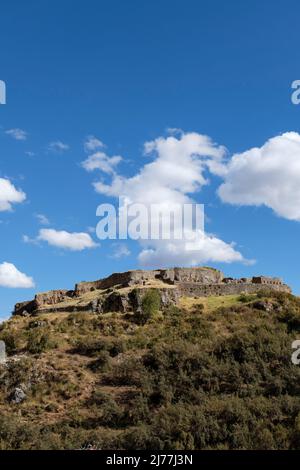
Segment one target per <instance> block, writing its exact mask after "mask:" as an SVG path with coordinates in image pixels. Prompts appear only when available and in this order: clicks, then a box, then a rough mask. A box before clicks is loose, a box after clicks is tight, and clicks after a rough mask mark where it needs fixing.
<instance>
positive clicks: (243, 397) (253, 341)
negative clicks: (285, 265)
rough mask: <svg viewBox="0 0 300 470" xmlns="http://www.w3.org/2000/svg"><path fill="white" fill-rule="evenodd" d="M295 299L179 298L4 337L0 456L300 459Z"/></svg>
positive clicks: (38, 324)
mask: <svg viewBox="0 0 300 470" xmlns="http://www.w3.org/2000/svg"><path fill="white" fill-rule="evenodd" d="M299 336H300V300H299V299H298V298H296V297H294V296H292V295H290V294H283V293H275V292H261V293H259V294H257V295H248V296H245V295H242V296H239V297H238V296H224V297H209V298H205V299H182V301H181V306H179V307H170V308H168V309H167V310H164V311H161V310H160V305H159V300H158V298H157V296H156V295H155V290H153V291H152V292H151V291H150V292H149V293H148V294H147V297H145V299H143V312H142V313H139V314H127V315H125V314H119V313H113V312H112V313H108V314H103V315H96V314H92V313H72V314H69V313H56V314H43V315H39V316H35V317H26V318H22V317H12V318H11V319H10V320H9V321H7V322H5V323H4V324H2V325H1V327H0V339H2V340H4V341H5V343H6V347H7V352H8V355H9V360H8V362H7V364H5V365H2V366H0V378H1V380H0V449H84V448H95V449H157V450H173V449H189V450H192V449H300V399H299V396H300V366H295V365H293V364H292V362H291V354H292V348H291V344H292V342H293V341H294V340H295V339H300V338H299Z"/></svg>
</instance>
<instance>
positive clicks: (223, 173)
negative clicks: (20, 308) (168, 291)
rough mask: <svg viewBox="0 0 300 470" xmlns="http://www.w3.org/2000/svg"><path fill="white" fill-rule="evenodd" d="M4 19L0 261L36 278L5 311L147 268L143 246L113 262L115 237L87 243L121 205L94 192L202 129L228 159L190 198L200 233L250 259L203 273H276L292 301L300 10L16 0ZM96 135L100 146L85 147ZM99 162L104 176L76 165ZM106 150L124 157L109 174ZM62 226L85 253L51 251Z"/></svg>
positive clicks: (6, 293)
mask: <svg viewBox="0 0 300 470" xmlns="http://www.w3.org/2000/svg"><path fill="white" fill-rule="evenodd" d="M0 13H1V29H0V51H1V52H0V79H1V80H4V81H5V82H6V86H7V104H6V105H1V106H0V126H1V127H0V178H2V180H5V181H8V182H9V184H10V185H12V186H13V188H14V190H15V191H16V194H17V195H18V196H17V197H19V199H20V201H19V202H14V203H12V204H11V210H7V207H6V208H5V205H4V206H3V205H2V210H1V212H0V221H1V223H0V241H1V246H2V250H1V257H0V266H1V265H2V267H3V263H10V264H12V265H14V267H15V268H16V269H17V270H18V271H20V272H21V273H24V274H26V276H27V277H31V278H33V279H34V283H35V287H32V288H30V287H29V288H19V287H6V286H5V285H2V287H0V316H1V317H6V316H7V315H8V314H9V313H10V311H11V310H12V308H13V305H14V303H15V302H17V301H20V300H25V299H27V298H32V297H33V295H34V293H35V292H37V291H44V290H49V289H55V288H64V287H65V288H71V287H72V286H73V285H74V283H75V282H78V281H81V280H88V279H96V278H100V277H102V276H105V275H107V274H109V273H111V272H114V271H123V270H127V269H134V268H138V267H140V262H139V260H138V256H139V254H140V252H141V249H142V248H141V246H140V245H139V244H138V243H136V242H128V244H126V247H124V246H123V245H122V247H121V252H119V255H120V256H119V257H118V256H117V252H118V250H119V249H120V246H119V245H116V244H115V243H113V242H111V241H104V242H101V246H95V247H88V245H89V244H92V243H98V242H99V241H98V240H97V238H96V236H95V234H94V233H93V232H92V230H91V227H96V224H97V222H98V219H97V217H96V207H97V205H98V204H100V203H102V202H109V201H115V199H114V197H110V196H109V195H108V194H107V193H108V192H109V191H108V190H106V191H104V192H103V191H102V192H101V193H100V192H97V191H96V190H95V187H94V186H93V183H95V182H97V181H100V180H101V181H102V182H103V183H105V184H106V185H108V186H109V185H111V184H113V180H114V179H115V178H116V174H118V175H122V178H123V183H124V181H125V183H124V185H125V188H127V189H128V191H133V192H134V191H135V189H134V188H133V186H132V180H130V178H131V177H133V176H134V175H137V174H141V172H142V174H143V171H144V170H143V169H145V167H147V165H148V164H149V162H150V161H154V160H159V159H160V158H161V154H160V147H159V144H158V141H157V139H158V138H160V137H161V138H162V141H161V143H162V144H164V143H165V144H167V143H168V142H171V141H169V140H168V139H170V138H172V139H175V140H174V141H172V142H173V143H174V142H175V144H176V145H178V146H180V145H181V143H182V139H183V138H184V137H186V139H187V143H188V139H189V138H190V137H191V136H203V135H206V136H209V138H210V139H211V140H210V145H211V148H218V149H220V147H219V146H224V147H226V149H227V152H226V153H224V155H223V156H221V157H220V158H221V162H220V165H223V168H222V169H221V170H220V171H214V170H211V168H210V167H209V168H208V167H207V166H206V167H205V169H203V172H202V174H203V175H205V178H206V179H207V180H209V183H208V182H207V184H206V185H204V186H202V185H200V186H199V187H198V190H193V191H190V190H187V191H186V192H185V191H183V193H184V194H185V196H187V197H192V199H193V200H194V201H197V202H201V203H205V213H206V216H207V224H206V231H207V232H209V233H210V234H213V236H214V237H215V238H216V239H217V240H222V241H223V242H224V243H225V244H228V246H231V245H230V244H231V243H232V242H234V243H235V245H234V248H232V249H234V251H235V252H236V253H240V254H241V255H242V260H240V261H234V262H226V263H222V262H217V261H211V262H205V264H210V265H213V266H215V267H218V268H220V269H222V270H224V271H225V272H226V274H228V275H232V276H250V275H253V274H256V273H264V274H268V275H279V276H281V277H283V278H284V280H285V281H286V282H288V283H289V284H290V285H291V286H292V287H293V289H294V292H296V293H298V294H299V292H300V268H299V266H300V251H299V248H298V246H299V238H300V217H299V216H298V208H297V206H298V204H297V202H298V192H297V188H298V187H299V190H300V173H298V163H297V156H298V157H299V159H300V151H299V153H298V147H299V148H300V144H299V139H300V137H299V134H298V133H299V132H300V106H295V105H293V104H292V103H291V83H292V82H293V81H294V80H296V79H300V71H299V52H298V49H297V45H298V44H299V40H300V37H299V36H300V31H299V24H298V23H299V21H298V18H299V13H300V5H299V2H297V1H292V0H288V1H281V0H276V1H268V0H263V1H257V0H251V1H244V2H240V1H234V0H229V1H227V2H224V1H223V0H210V1H199V0H198V1H196V0H188V1H185V2H183V1H178V0H172V1H171V0H164V1H156V0H153V1H151V2H146V1H136V0H131V1H128V2H124V1H121V0H109V1H102V0H97V1H96V0H88V1H85V2H83V1H81V0H77V1H76V2H74V1H69V0H60V1H58V0H51V1H47V0H42V1H38V0H28V1H27V2H24V1H21V0H20V1H17V0H12V1H10V2H8V1H4V2H1V12H0ZM168 128H177V129H181V130H182V132H181V133H180V132H179V133H177V134H176V135H175V136H172V135H170V134H168V132H167V129H168ZM20 130H22V131H24V132H25V134H24V133H20ZM191 133H193V134H191ZM282 135H284V137H283V136H282ZM89 136H94V137H95V138H97V139H99V140H100V141H101V142H103V143H104V144H105V147H104V146H102V147H101V146H100V144H99V145H98V147H97V145H96V144H95V142H94V146H93V145H92V144H91V145H90V150H89V151H87V149H86V150H85V149H84V144H85V143H87V142H89V140H88V139H89ZM189 136H190V137H189ZM191 138H192V137H191ZM270 139H274V140H271V141H270ZM90 142H91V140H90ZM145 142H152V143H153V145H152V147H153V154H152V155H145V153H144V151H143V148H144V144H145ZM213 142H215V143H216V145H215V146H214V145H213ZM62 144H63V145H62ZM197 145H198V144H197ZM199 145H200V144H199ZM92 147H93V148H92ZM256 147H257V148H258V151H250V150H251V149H253V148H256ZM178 148H179V147H178ZM180 148H182V146H181V147H180ZM248 151H250V153H249V152H248ZM96 152H101V153H102V154H103V153H104V154H105V157H103V156H102V157H100V160H101V162H102V163H103V158H107V159H108V160H107V161H108V162H109V165H112V166H110V169H109V170H108V171H106V172H105V171H104V172H103V171H102V170H101V169H98V170H95V171H90V172H89V171H86V170H85V169H84V168H83V166H82V162H83V161H86V160H87V159H88V158H89V157H90V156H91V155H92V154H93V153H96ZM220 152H221V150H220ZM245 152H248V153H246V154H245ZM199 155H200V157H199V158H200V159H201V158H202V157H203V155H202V154H201V152H200V154H199ZM234 155H239V157H237V160H238V164H239V162H241V161H242V163H243V165H244V166H243V167H242V170H241V171H238V170H237V168H236V167H234V166H233V165H232V163H231V160H232V158H234V157H233V156H234ZM241 155H242V156H241ZM112 156H121V157H122V160H121V161H120V162H119V163H118V165H116V166H115V167H114V165H113V164H112V162H111V161H110V160H109V159H110V158H111V157H112ZM168 158H169V156H168ZM180 158H181V157H180V155H179V156H178V158H177V160H176V159H174V161H173V163H174V169H175V170H174V171H176V168H177V170H178V169H180V164H181V162H180ZM98 159H99V156H98ZM178 159H179V160H178ZM252 159H254V160H252ZM257 159H258V160H259V161H258V160H257ZM159 161H160V160H159ZM253 161H254V164H252V162H253ZM255 162H256V163H257V165H256V163H255ZM270 162H271V163H270ZM273 162H274V164H273ZM230 165H231V166H230ZM157 168H158V171H159V168H160V167H159V165H158V166H157ZM142 181H144V180H142ZM2 182H3V181H2ZM147 182H148V183H149V181H148V180H147V179H146V183H147ZM162 184H167V182H165V183H162ZM221 185H225V190H224V192H223V196H222V197H221V196H220V195H218V194H217V192H218V190H219V188H220V186H221ZM6 189H7V188H6ZM10 189H11V186H10ZM150 189H151V188H148V196H149V191H150ZM4 190H5V188H4V189H3V187H2V191H4ZM179 192H180V191H179ZM16 194H15V195H16ZM22 194H23V196H22ZM25 194H26V197H25ZM180 194H182V192H181V193H180ZM2 199H3V200H5V196H2ZM299 202H300V198H299ZM0 208H1V185H0ZM37 215H43V216H45V217H46V218H47V219H48V223H46V222H47V221H46V220H45V219H44V220H42V218H41V217H38V216H37ZM41 230H48V231H49V230H51V231H52V232H50V234H49V232H46V234H47V236H44V237H43V236H41V232H40V231H41ZM62 230H64V231H66V232H68V233H69V234H74V233H75V234H77V233H85V234H86V235H87V238H86V239H85V243H87V247H86V249H82V250H81V251H74V250H70V249H69V247H66V246H65V247H62V246H61V247H58V246H53V237H52V236H54V238H55V237H56V236H57V235H58V236H59V232H61V231H62ZM53 231H55V232H53ZM42 233H44V234H45V232H42ZM24 236H25V239H24ZM50 236H51V237H52V238H51V240H52V241H51V243H52V244H51V243H49V240H50V238H49V237H50ZM46 238H47V239H46ZM55 239H57V237H56V238H55ZM47 240H48V241H47ZM161 249H164V248H163V247H162V248H161ZM129 252H130V253H129ZM159 254H160V251H158V255H159ZM121 255H122V256H121ZM233 258H234V257H232V259H233ZM166 259H167V258H166ZM178 259H179V260H181V259H182V257H179V258H178ZM253 259H255V260H256V263H255V264H249V263H247V262H245V260H253ZM171 261H172V259H171ZM227 261H228V260H227ZM229 261H230V260H229ZM199 264H201V263H199ZM5 266H6V268H7V265H4V268H5ZM8 269H10V268H8ZM5 272H6V271H4V273H5ZM0 274H1V269H0ZM15 274H16V273H12V275H15ZM26 279H27V281H28V278H26ZM0 280H1V275H0ZM21 282H23V285H24V279H23V281H22V280H21ZM2 284H3V282H2ZM17 284H18V283H17ZM19 284H20V283H19ZM19 284H18V285H19ZM25 284H26V282H25Z"/></svg>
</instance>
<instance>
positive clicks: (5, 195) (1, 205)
mask: <svg viewBox="0 0 300 470" xmlns="http://www.w3.org/2000/svg"><path fill="white" fill-rule="evenodd" d="M25 199H26V194H25V193H24V192H23V191H21V190H19V189H16V188H15V186H14V185H13V184H12V183H11V182H10V181H9V180H8V179H6V178H0V212H1V211H2V212H3V211H9V210H11V209H12V204H18V203H21V202H23V201H25Z"/></svg>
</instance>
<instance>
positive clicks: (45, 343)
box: [27, 328, 54, 354]
mask: <svg viewBox="0 0 300 470" xmlns="http://www.w3.org/2000/svg"><path fill="white" fill-rule="evenodd" d="M52 347H54V343H53V342H52V340H51V335H50V332H49V331H48V330H47V329H44V328H39V329H34V330H30V331H29V332H28V340H27V350H28V351H29V352H30V353H32V354H40V353H42V352H44V351H47V349H51V348H52Z"/></svg>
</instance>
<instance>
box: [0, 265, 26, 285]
mask: <svg viewBox="0 0 300 470" xmlns="http://www.w3.org/2000/svg"><path fill="white" fill-rule="evenodd" d="M0 286H1V287H11V288H25V289H28V288H32V287H34V281H33V279H32V277H29V276H27V275H26V274H24V273H22V272H21V271H19V270H18V269H17V268H16V267H15V265H14V264H12V263H7V262H4V263H1V264H0Z"/></svg>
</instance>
